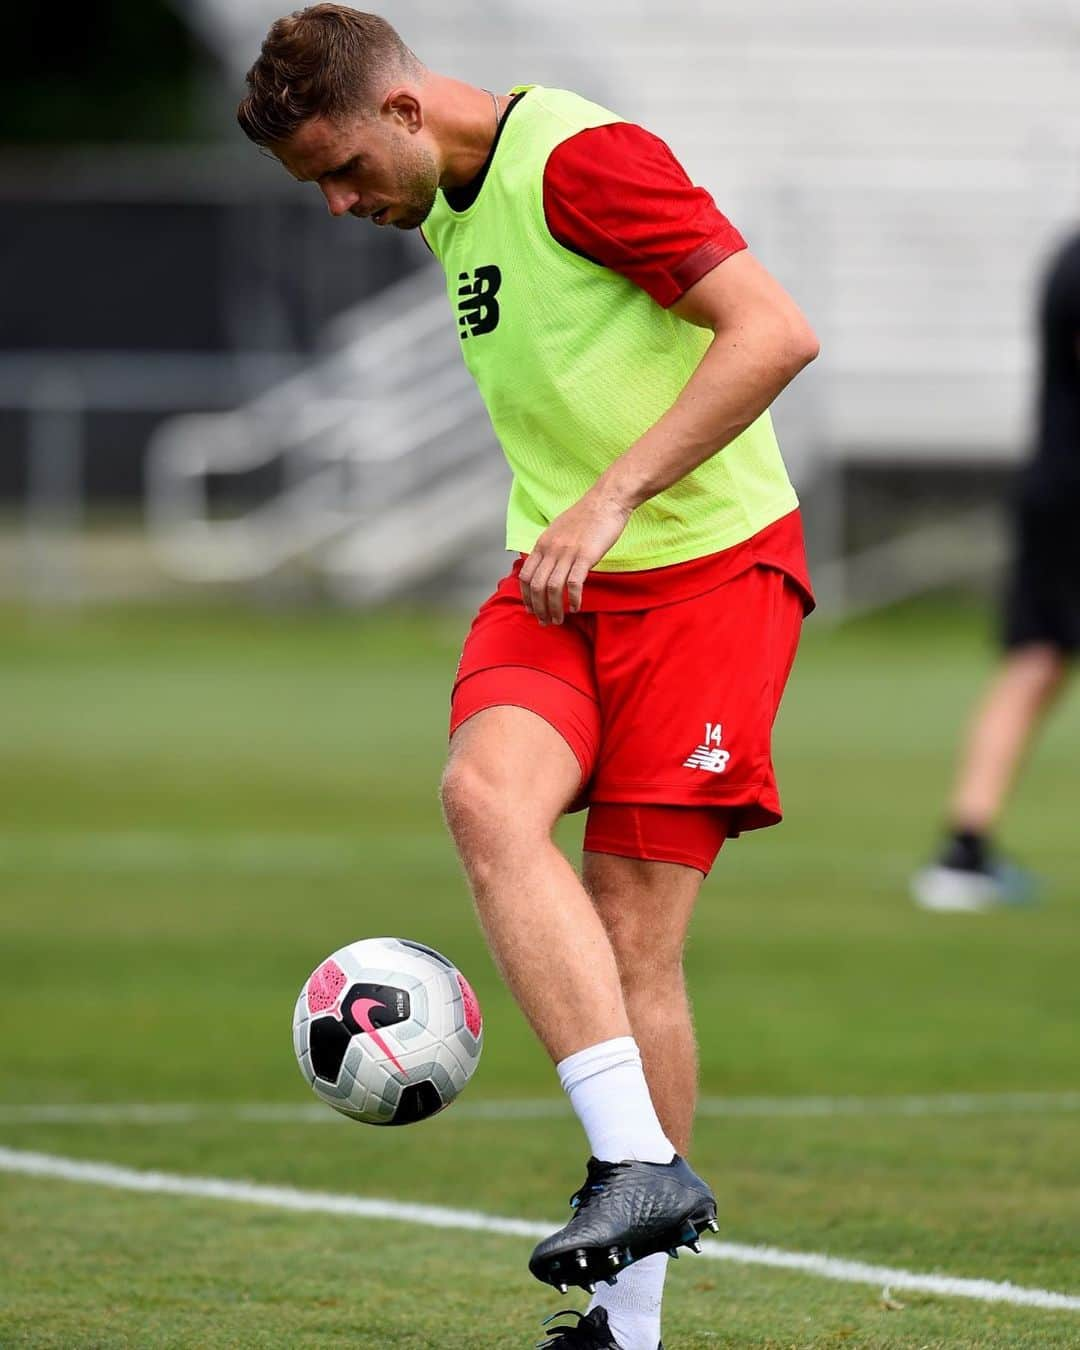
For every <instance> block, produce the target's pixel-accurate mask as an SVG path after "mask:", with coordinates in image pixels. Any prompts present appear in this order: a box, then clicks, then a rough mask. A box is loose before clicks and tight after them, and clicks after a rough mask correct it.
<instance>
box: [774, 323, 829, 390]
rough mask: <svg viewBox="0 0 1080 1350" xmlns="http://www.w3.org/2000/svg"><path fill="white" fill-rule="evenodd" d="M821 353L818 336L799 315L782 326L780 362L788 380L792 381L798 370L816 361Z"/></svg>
mask: <svg viewBox="0 0 1080 1350" xmlns="http://www.w3.org/2000/svg"><path fill="white" fill-rule="evenodd" d="M820 351H821V343H820V342H819V341H818V336H817V334H816V333H815V332H814V330H813V329H812V328H811V327H810V325H809V324H808V323H807V322H806V320H805V319H804V318H803V317H802V315H801V314H800V315H799V316H798V317H795V318H792V319H790V320H789V321H788V323H787V324H785V326H784V333H783V337H782V339H781V341H780V353H779V354H780V361H781V363H782V364H783V366H784V367H785V369H786V370H788V371H790V374H789V375H788V378H789V379H794V377H795V376H796V375H798V373H799V371H800V370H805V369H806V367H807V366H808V365H809V364H810V362H811V361H814V360H816V359H817V356H818V353H819V352H820Z"/></svg>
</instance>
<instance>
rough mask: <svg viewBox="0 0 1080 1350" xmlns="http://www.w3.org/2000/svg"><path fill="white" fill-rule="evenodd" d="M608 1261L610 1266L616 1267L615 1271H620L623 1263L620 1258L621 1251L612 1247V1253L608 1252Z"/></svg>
mask: <svg viewBox="0 0 1080 1350" xmlns="http://www.w3.org/2000/svg"><path fill="white" fill-rule="evenodd" d="M607 1259H608V1264H609V1265H611V1266H614V1267H615V1269H616V1270H618V1268H619V1266H620V1265H621V1263H622V1258H621V1257H620V1256H619V1249H618V1247H612V1249H611V1251H609V1252H608V1258H607Z"/></svg>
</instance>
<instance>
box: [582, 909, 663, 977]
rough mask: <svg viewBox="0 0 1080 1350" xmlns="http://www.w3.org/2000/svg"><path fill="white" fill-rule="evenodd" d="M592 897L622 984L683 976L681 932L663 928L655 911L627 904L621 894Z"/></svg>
mask: <svg viewBox="0 0 1080 1350" xmlns="http://www.w3.org/2000/svg"><path fill="white" fill-rule="evenodd" d="M621 899H622V903H620V897H618V896H615V897H612V898H611V899H610V900H604V899H600V900H597V899H596V898H595V897H594V904H595V906H596V910H597V913H598V914H599V915H600V920H601V922H602V923H603V925H604V929H605V931H606V933H607V935H608V941H609V942H610V943H611V947H612V950H613V951H614V953H615V960H616V962H617V964H618V967H619V973H620V975H621V977H622V980H623V984H624V986H632V985H641V986H652V985H662V984H665V983H667V982H670V981H672V980H680V981H681V979H682V962H683V935H682V933H681V932H675V931H665V930H664V928H663V926H662V925H658V924H657V922H656V918H655V915H654V914H652V913H650V912H649V911H647V910H643V909H640V908H638V907H636V906H634V905H632V904H628V903H627V900H626V897H625V896H623V897H622V898H621Z"/></svg>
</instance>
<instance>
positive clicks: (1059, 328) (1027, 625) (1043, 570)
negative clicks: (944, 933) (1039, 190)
mask: <svg viewBox="0 0 1080 1350" xmlns="http://www.w3.org/2000/svg"><path fill="white" fill-rule="evenodd" d="M1039 346H1040V381H1039V395H1038V422H1037V432H1036V445H1035V452H1034V454H1033V455H1032V457H1031V459H1030V461H1029V462H1028V463H1027V464H1026V465H1025V467H1024V469H1023V471H1022V473H1021V476H1020V481H1019V491H1018V493H1017V497H1016V502H1015V505H1014V508H1013V559H1012V564H1011V572H1010V577H1009V583H1008V587H1007V590H1006V598H1005V605H1004V615H1003V624H1002V634H1003V640H1004V647H1005V653H1004V657H1003V660H1002V661H1001V664H1000V666H999V668H998V670H997V672H996V674H995V676H994V678H993V680H992V681H991V684H990V686H989V688H988V690H987V691H986V693H985V694H984V696H983V698H982V700H981V702H980V703H979V705H978V707H977V709H976V712H975V715H974V717H973V719H972V722H971V726H970V728H969V730H968V734H967V739H966V742H965V744H964V746H963V749H962V752H961V755H960V760H959V765H958V768H957V774H956V780H955V783H954V786H953V791H952V796H951V798H950V801H949V807H948V818H947V822H946V837H945V840H944V843H943V846H942V849H941V852H940V854H939V855H938V857H937V859H936V861H935V862H933V863H932V864H931V865H930V866H928V867H925V868H923V869H922V870H921V871H919V872H917V873H916V874H915V876H914V877H913V878H912V894H913V897H914V899H915V900H916V902H917V903H918V904H920V905H922V906H923V907H924V908H926V909H934V910H984V909H991V908H993V907H995V906H997V905H1008V904H1023V903H1025V902H1028V901H1031V900H1033V899H1035V898H1036V896H1037V890H1038V887H1037V884H1036V882H1035V879H1034V878H1033V877H1032V876H1030V875H1029V874H1028V873H1027V872H1025V871H1024V870H1023V869H1021V868H1019V867H1017V866H1016V865H1015V864H1014V863H1012V862H1010V861H1008V860H1007V859H1005V858H1003V857H1001V855H1000V854H999V853H998V851H997V849H996V847H995V844H994V833H995V831H996V829H997V827H998V823H999V820H1000V818H1001V815H1002V812H1003V810H1004V808H1005V805H1006V803H1007V801H1008V798H1009V794H1010V792H1011V790H1012V788H1013V785H1014V784H1015V782H1016V779H1017V776H1018V774H1019V771H1020V768H1021V765H1022V763H1023V760H1024V756H1025V754H1026V752H1027V750H1028V748H1029V747H1030V745H1031V744H1032V741H1033V740H1034V738H1035V735H1036V733H1037V732H1038V731H1039V729H1040V727H1041V726H1042V724H1043V721H1044V720H1045V718H1046V715H1047V713H1048V712H1049V711H1050V709H1051V708H1052V707H1053V706H1054V703H1055V701H1056V699H1057V697H1058V695H1059V694H1060V692H1061V690H1062V688H1063V686H1064V684H1065V682H1066V678H1067V676H1068V673H1069V667H1070V664H1071V662H1072V659H1073V657H1074V656H1075V654H1076V651H1077V649H1078V648H1080V235H1077V236H1074V237H1073V238H1071V239H1070V240H1069V242H1068V243H1067V244H1066V245H1065V247H1064V248H1063V249H1062V250H1061V251H1060V252H1059V254H1058V256H1057V257H1056V259H1055V260H1054V262H1053V265H1052V266H1051V268H1050V270H1049V273H1048V276H1047V278H1046V281H1045V284H1044V287H1043V293H1042V304H1041V307H1040V314H1039Z"/></svg>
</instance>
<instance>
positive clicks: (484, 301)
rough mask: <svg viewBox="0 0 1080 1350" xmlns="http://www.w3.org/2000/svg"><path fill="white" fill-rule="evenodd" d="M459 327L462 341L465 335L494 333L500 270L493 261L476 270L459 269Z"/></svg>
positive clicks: (477, 335)
mask: <svg viewBox="0 0 1080 1350" xmlns="http://www.w3.org/2000/svg"><path fill="white" fill-rule="evenodd" d="M458 281H459V282H460V283H461V284H460V285H459V286H458V331H459V332H460V333H461V340H462V342H464V341H465V339H466V338H467V337H480V336H481V335H482V334H484V333H493V332H494V331H495V329H496V328H497V327H498V326H499V302H498V301H497V300H496V299H495V297H496V295H498V293H499V287H500V286H501V285H502V273H501V272H500V271H499V269H498V268H497V267H496V266H495V265H494V263H492V264H491V265H490V266H488V267H478V268H477V269H476V271H475V272H473V273H472V275H471V276H470V274H469V273H468V272H459V273H458Z"/></svg>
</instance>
